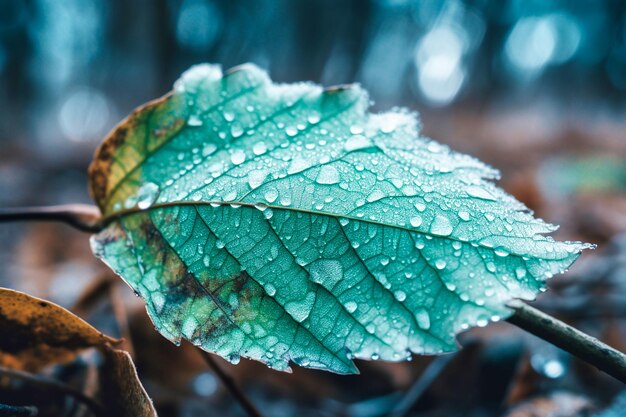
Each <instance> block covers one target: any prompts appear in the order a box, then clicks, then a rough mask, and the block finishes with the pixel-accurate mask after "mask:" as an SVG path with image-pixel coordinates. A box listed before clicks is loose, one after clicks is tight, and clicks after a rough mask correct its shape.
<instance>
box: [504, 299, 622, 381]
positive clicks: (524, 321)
mask: <svg viewBox="0 0 626 417" xmlns="http://www.w3.org/2000/svg"><path fill="white" fill-rule="evenodd" d="M508 305H509V307H510V308H512V309H513V311H514V313H513V315H512V316H511V317H509V318H508V319H507V321H508V322H509V323H512V324H514V325H516V326H517V327H519V328H521V329H523V330H526V331H527V332H529V333H532V334H534V335H535V336H538V337H540V338H541V339H543V340H546V341H548V342H550V343H552V344H553V345H555V346H557V347H560V348H561V349H563V350H565V351H567V352H569V353H571V354H572V355H574V356H577V357H579V358H580V359H582V360H584V361H585V362H588V363H590V364H591V365H593V366H595V367H596V368H598V369H599V370H601V371H603V372H606V373H607V374H609V375H611V376H612V377H613V378H616V379H618V380H619V381H621V382H622V383H624V384H626V355H624V354H623V353H622V352H620V351H619V350H617V349H614V348H612V347H610V346H609V345H607V344H605V343H602V342H601V341H599V340H598V339H596V338H595V337H591V336H589V335H588V334H585V333H583V332H581V331H580V330H577V329H575V328H573V327H572V326H570V325H568V324H565V323H563V322H562V321H560V320H558V319H556V318H554V317H552V316H549V315H547V314H546V313H543V312H541V311H539V310H537V309H536V308H534V307H531V306H529V305H527V304H525V303H523V302H522V301H520V300H513V301H511V302H509V304H508Z"/></svg>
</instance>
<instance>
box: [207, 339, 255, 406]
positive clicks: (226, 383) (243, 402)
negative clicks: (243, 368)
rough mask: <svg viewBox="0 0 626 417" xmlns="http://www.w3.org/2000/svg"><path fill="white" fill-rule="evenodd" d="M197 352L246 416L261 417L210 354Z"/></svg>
mask: <svg viewBox="0 0 626 417" xmlns="http://www.w3.org/2000/svg"><path fill="white" fill-rule="evenodd" d="M198 352H200V354H201V355H202V358H203V359H204V361H205V362H206V363H207V365H209V367H210V368H211V370H212V371H213V372H214V373H215V375H217V377H218V378H219V380H220V381H222V384H224V386H225V387H226V389H228V391H230V393H231V395H232V396H233V397H235V399H236V400H237V401H238V402H239V405H241V408H243V409H244V410H245V412H246V413H247V414H248V416H250V417H262V414H261V413H260V412H259V410H257V409H256V407H255V406H254V405H253V404H252V403H251V402H250V400H249V399H248V397H246V395H245V394H244V393H243V392H242V391H241V390H240V389H239V387H238V386H237V384H236V383H235V381H234V380H233V378H232V377H231V376H230V375H228V374H227V373H226V372H224V370H223V369H222V368H221V367H220V366H219V365H218V364H217V362H215V360H214V359H213V357H212V356H211V354H210V353H208V352H205V351H204V350H202V349H198Z"/></svg>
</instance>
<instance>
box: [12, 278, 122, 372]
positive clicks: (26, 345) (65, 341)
mask: <svg viewBox="0 0 626 417" xmlns="http://www.w3.org/2000/svg"><path fill="white" fill-rule="evenodd" d="M0 334H2V337H0V365H2V366H6V367H9V368H13V369H21V370H28V371H31V372H32V371H36V370H39V369H41V368H42V367H44V366H46V365H49V364H53V363H61V362H68V361H70V360H72V359H73V358H74V357H75V356H76V354H77V353H79V352H80V351H81V350H83V349H86V348H89V347H92V346H101V345H104V344H106V343H112V344H116V343H118V342H119V341H118V340H116V339H113V338H111V337H108V336H106V335H104V334H102V333H101V332H99V331H98V330H97V329H95V328H94V327H92V326H91V325H89V324H88V323H87V322H85V321H84V320H82V319H81V318H79V317H78V316H76V315H75V314H73V313H72V312H70V311H68V310H66V309H64V308H63V307H61V306H58V305H56V304H54V303H51V302H49V301H46V300H42V299H40V298H36V297H32V296H30V295H28V294H25V293H22V292H19V291H14V290H11V289H8V288H0Z"/></svg>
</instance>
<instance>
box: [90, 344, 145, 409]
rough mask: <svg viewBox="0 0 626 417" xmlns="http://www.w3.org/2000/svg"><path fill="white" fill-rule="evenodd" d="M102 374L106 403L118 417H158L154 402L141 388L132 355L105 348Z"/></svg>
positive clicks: (103, 394) (101, 379) (104, 402)
mask: <svg viewBox="0 0 626 417" xmlns="http://www.w3.org/2000/svg"><path fill="white" fill-rule="evenodd" d="M103 352H104V356H105V363H104V366H103V367H102V370H101V374H100V381H101V382H100V383H101V387H102V397H103V398H102V399H103V401H102V402H103V404H105V406H106V407H107V413H108V414H109V415H111V416H117V417H156V415H157V413H156V410H155V409H154V406H153V404H152V400H151V399H150V397H149V396H148V394H147V393H146V390H145V389H144V387H143V386H142V385H141V381H140V380H139V376H138V375H137V370H136V369H135V365H134V364H133V360H132V359H131V357H130V354H129V353H128V352H126V351H124V350H120V349H112V348H110V347H108V346H106V347H105V348H104V350H103Z"/></svg>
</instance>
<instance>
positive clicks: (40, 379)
mask: <svg viewBox="0 0 626 417" xmlns="http://www.w3.org/2000/svg"><path fill="white" fill-rule="evenodd" d="M1 375H4V376H7V377H9V378H14V379H20V380H22V381H24V382H26V383H27V384H30V385H36V386H39V387H41V388H45V389H48V390H50V391H54V392H58V393H60V394H63V395H69V396H71V397H74V398H76V399H77V400H79V401H80V402H82V403H83V404H85V405H86V406H87V408H89V409H90V410H91V412H92V413H93V414H94V415H95V416H98V417H105V412H104V409H103V408H102V405H100V403H99V402H97V401H96V400H94V399H92V398H90V397H88V396H86V395H85V394H83V393H82V392H80V391H79V390H77V389H74V388H72V387H70V386H69V385H66V384H64V383H62V382H59V381H57V380H55V379H52V378H48V377H44V376H42V375H34V374H31V373H28V372H24V371H18V370H15V369H9V368H5V367H3V366H0V376H1Z"/></svg>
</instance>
